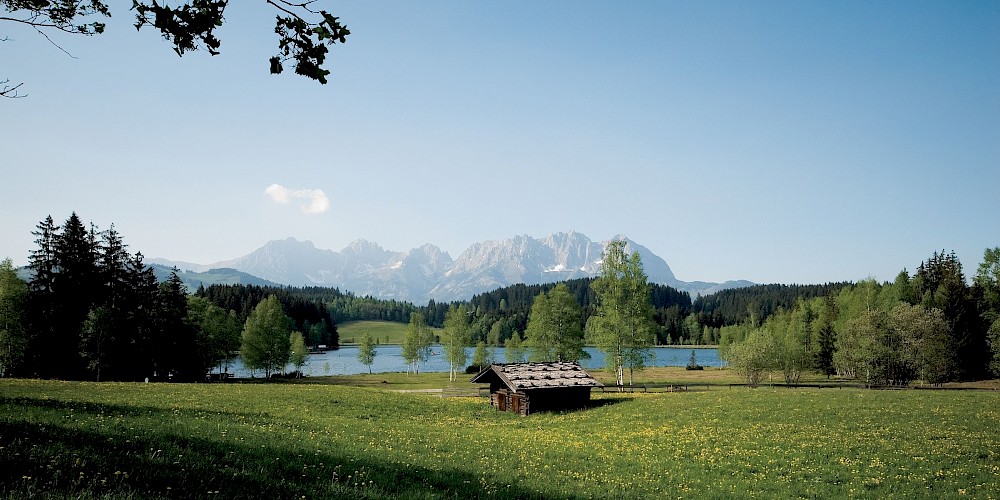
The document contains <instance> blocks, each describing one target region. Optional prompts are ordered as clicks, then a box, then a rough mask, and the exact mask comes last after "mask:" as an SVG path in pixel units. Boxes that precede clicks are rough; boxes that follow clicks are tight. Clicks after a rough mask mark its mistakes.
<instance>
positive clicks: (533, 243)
mask: <svg viewBox="0 0 1000 500" xmlns="http://www.w3.org/2000/svg"><path fill="white" fill-rule="evenodd" d="M614 239H624V240H625V241H626V250H627V251H628V252H629V253H631V252H633V251H636V252H639V255H640V257H641V258H642V263H643V267H644V269H645V271H646V275H647V276H648V278H649V281H650V282H653V283H659V284H663V285H667V286H671V287H674V288H676V289H678V290H683V291H687V292H689V293H690V294H691V295H692V297H694V296H696V295H698V294H700V295H708V294H711V293H714V292H716V291H719V290H722V289H725V288H739V287H745V286H750V285H753V284H754V283H751V282H749V281H745V280H739V281H727V282H725V283H707V282H702V281H693V282H685V281H680V280H678V279H677V278H676V277H675V276H674V273H673V271H671V269H670V266H669V265H667V262H666V261H665V260H663V259H662V258H660V257H658V256H657V255H655V254H653V253H652V252H651V251H650V250H649V249H647V248H646V247H644V246H642V245H639V244H638V243H636V242H634V241H632V240H630V239H628V238H626V237H625V236H622V235H619V236H617V237H615V238H614ZM607 243H608V242H607V241H602V242H595V241H592V240H590V238H588V237H587V236H585V235H583V234H580V233H577V232H573V231H570V232H568V233H555V234H550V235H548V236H546V237H544V238H541V239H536V238H532V237H530V236H527V235H521V236H515V237H513V238H509V239H505V240H494V241H484V242H480V243H475V244H473V245H471V246H470V247H469V248H468V249H466V250H465V251H464V252H462V254H461V255H459V256H458V258H457V259H452V258H451V256H449V255H448V253H447V252H444V251H442V250H441V249H440V248H438V247H436V246H434V245H431V244H426V245H423V246H421V247H418V248H414V249H411V250H408V251H405V252H397V251H390V250H385V249H383V248H382V247H381V246H379V245H378V244H376V243H372V242H369V241H365V240H357V241H355V242H353V243H351V244H350V245H348V246H347V248H344V249H343V250H341V251H339V252H336V251H333V250H324V249H320V248H316V246H315V245H313V243H312V242H310V241H299V240H296V239H294V238H288V239H285V240H274V241H270V242H268V243H266V244H265V245H264V246H263V247H261V248H259V249H257V250H254V251H253V252H251V253H250V254H248V255H244V256H243V257H238V258H236V259H233V260H229V261H224V262H217V263H214V264H208V265H202V264H193V263H189V262H178V261H170V260H166V259H161V258H157V259H150V262H152V263H154V264H159V265H164V266H176V267H177V268H178V269H180V270H182V271H185V276H183V278H184V279H185V281H187V282H189V283H190V282H195V286H197V283H196V280H198V278H199V275H201V273H210V274H209V275H205V276H204V277H205V278H209V279H206V280H204V283H205V284H206V285H208V284H211V283H214V282H215V278H214V277H215V276H218V275H219V270H225V272H224V273H222V275H224V276H226V277H227V279H229V280H230V281H229V282H233V281H232V280H234V279H235V280H236V281H237V282H244V283H252V282H253V278H258V279H260V280H263V281H267V282H273V283H278V284H282V285H291V286H325V287H337V288H339V289H340V290H341V291H344V292H352V293H354V294H355V295H358V296H367V295H370V296H373V297H377V298H380V299H395V300H400V301H408V302H412V303H414V304H425V303H427V301H429V300H431V299H433V300H435V301H438V302H451V301H455V300H468V299H470V298H472V296H473V295H475V294H477V293H482V292H488V291H491V290H495V289H497V288H501V287H505V286H509V285H513V284H516V283H524V284H528V285H533V284H541V283H554V282H558V281H563V280H569V279H575V278H587V277H596V276H599V275H600V268H601V255H602V253H603V251H604V247H605V246H606V245H607ZM238 273H245V274H247V275H250V276H243V277H242V281H241V280H240V278H239V276H240V275H239V274H238Z"/></svg>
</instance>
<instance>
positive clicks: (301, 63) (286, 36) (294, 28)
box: [270, 11, 351, 84]
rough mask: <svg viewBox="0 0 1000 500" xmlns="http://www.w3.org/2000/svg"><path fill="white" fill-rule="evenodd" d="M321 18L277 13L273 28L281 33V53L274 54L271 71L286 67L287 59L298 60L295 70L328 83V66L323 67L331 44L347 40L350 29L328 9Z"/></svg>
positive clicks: (274, 71)
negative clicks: (314, 20)
mask: <svg viewBox="0 0 1000 500" xmlns="http://www.w3.org/2000/svg"><path fill="white" fill-rule="evenodd" d="M319 14H320V16H322V18H323V19H322V20H321V21H319V22H318V23H315V24H312V23H309V22H307V21H306V20H305V19H303V18H301V17H299V16H296V15H291V16H284V17H282V16H277V22H276V24H275V27H274V32H275V33H276V34H277V35H278V55H276V56H274V57H271V60H270V62H271V73H272V74H278V73H281V72H282V71H284V65H283V63H284V62H285V61H289V60H294V61H295V73H296V74H298V75H302V76H305V77H307V78H312V79H313V80H317V81H319V82H320V83H322V84H326V82H327V80H326V77H327V75H329V74H330V71H329V70H326V69H323V63H324V62H325V61H326V54H327V52H329V49H327V46H328V45H333V44H335V43H337V42H338V41H339V42H340V43H345V42H346V41H347V40H346V37H347V35H350V34H351V32H350V30H348V29H347V26H344V25H343V24H341V23H340V18H338V17H335V16H332V15H330V14H329V13H327V12H325V11H320V12H319Z"/></svg>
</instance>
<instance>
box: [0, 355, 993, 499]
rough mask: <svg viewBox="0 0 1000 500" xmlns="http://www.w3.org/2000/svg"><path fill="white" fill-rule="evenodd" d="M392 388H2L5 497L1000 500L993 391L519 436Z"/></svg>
mask: <svg viewBox="0 0 1000 500" xmlns="http://www.w3.org/2000/svg"><path fill="white" fill-rule="evenodd" d="M423 376H424V375H420V376H414V375H410V376H409V377H407V379H409V380H411V381H413V383H417V382H416V379H418V378H420V377H423ZM428 376H429V377H430V376H437V374H429V375H428ZM377 377H378V376H372V377H367V378H366V377H359V378H356V379H353V380H355V382H358V381H365V380H367V379H371V380H367V382H372V384H371V386H368V387H352V386H344V385H329V384H320V383H316V382H317V381H312V383H299V384H294V383H281V384H195V385H185V384H128V383H101V384H96V383H80V382H55V381H27V380H0V464H2V467H0V477H2V480H0V488H2V490H0V496H4V497H9V498H22V497H28V496H33V495H37V496H57V497H63V496H73V497H84V498H87V497H108V498H155V497H185V498H187V497H201V498H213V497H224V498H236V497H256V498H302V497H306V498H317V497H319V498H338V497H339V498H665V497H690V498H733V497H740V498H753V497H762V498H773V497H783V498H787V497H821V498H843V497H862V498H882V497H917V498H961V497H970V498H997V497H1000V432H998V431H997V429H998V428H1000V392H995V391H918V390H897V391H874V390H862V389H853V388H843V389H829V388H827V389H817V388H805V389H769V388H759V389H756V390H753V389H746V388H728V387H721V386H719V387H712V388H710V389H709V390H701V391H691V392H679V393H677V392H675V393H654V394H610V393H609V394H601V393H596V394H595V398H594V399H595V401H594V405H593V406H592V407H591V408H589V409H586V410H581V411H574V412H565V413H549V414H536V415H531V416H528V417H519V416H515V415H512V414H509V413H500V412H496V411H494V410H493V409H492V408H491V407H490V406H489V405H488V403H487V401H486V400H485V399H483V398H438V397H433V396H428V395H425V394H405V393H397V392H394V391H390V390H384V387H382V386H393V387H397V386H399V385H402V384H396V385H394V384H391V383H389V382H388V380H386V384H382V383H381V381H377V380H378V379H377ZM382 380H385V379H384V378H383V379H382ZM358 383H359V385H367V383H361V382H358ZM433 383H434V382H429V384H433ZM439 387H440V385H439Z"/></svg>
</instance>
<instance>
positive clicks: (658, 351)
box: [216, 345, 726, 377]
mask: <svg viewBox="0 0 1000 500" xmlns="http://www.w3.org/2000/svg"><path fill="white" fill-rule="evenodd" d="M401 350H402V348H401V347H400V346H398V345H386V346H378V347H376V348H375V351H376V355H375V362H374V363H372V365H371V371H372V372H373V373H385V372H405V371H406V370H407V368H408V367H407V366H406V363H404V362H403V357H402V355H401ZM693 350H694V353H695V358H696V359H697V362H698V364H699V365H701V366H725V364H726V363H725V361H722V360H720V359H719V350H718V349H693ZM433 351H434V355H432V356H431V357H430V359H429V360H428V361H427V362H426V363H424V364H422V365H421V366H420V371H422V372H446V371H448V368H449V367H448V361H447V360H445V358H444V355H443V352H442V349H441V346H439V345H437V346H434V349H433ZM472 351H473V349H472V348H471V347H470V348H467V349H466V352H467V354H468V358H469V361H471V360H472ZM584 351H586V352H587V353H588V354H590V359H585V360H583V361H581V362H580V364H582V365H583V367H584V368H587V369H597V368H602V367H603V366H604V354H603V353H602V352H601V351H598V350H597V349H595V348H593V347H587V348H585V349H584ZM691 351H692V349H691V348H690V347H687V348H685V347H655V348H652V349H650V353H651V354H652V355H653V360H652V361H651V362H650V363H649V364H648V365H647V366H685V365H687V364H688V361H689V360H690V359H691ZM494 359H495V360H496V362H498V363H504V362H506V359H505V358H504V349H503V348H502V347H500V348H497V349H496V354H495V356H494ZM463 368H464V367H463ZM292 370H294V367H292V366H288V368H287V371H292ZM216 371H218V369H216ZM229 372H230V373H233V374H234V375H235V376H237V377H250V376H251V374H250V372H249V371H248V370H247V369H246V368H244V366H243V362H242V360H241V359H239V358H236V359H235V360H233V362H232V364H231V365H230V367H229ZM302 373H304V374H306V375H311V376H314V377H316V376H323V375H354V374H357V373H368V366H366V365H363V364H361V363H360V362H358V348H357V347H342V348H340V349H338V350H336V351H327V352H324V353H320V354H310V355H309V358H308V360H307V361H306V365H305V366H304V367H302ZM256 376H258V377H262V376H263V372H258V373H257V374H256Z"/></svg>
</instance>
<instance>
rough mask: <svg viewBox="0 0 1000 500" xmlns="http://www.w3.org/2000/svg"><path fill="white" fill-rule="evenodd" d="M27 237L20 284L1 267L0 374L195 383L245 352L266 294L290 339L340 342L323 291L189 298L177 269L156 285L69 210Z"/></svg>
mask: <svg viewBox="0 0 1000 500" xmlns="http://www.w3.org/2000/svg"><path fill="white" fill-rule="evenodd" d="M32 234H33V235H34V236H35V238H36V239H35V243H36V245H37V248H36V249H35V250H33V251H32V252H31V254H30V255H29V264H28V269H27V270H28V273H27V275H28V279H27V280H26V281H25V280H22V279H21V278H20V277H19V275H18V272H17V270H16V269H14V267H13V264H12V263H11V261H10V260H9V259H6V260H4V261H3V262H2V264H0V375H2V376H25V377H41V378H57V379H75V380H87V379H89V380H146V379H152V380H201V379H203V378H204V377H205V376H206V374H207V373H208V372H209V370H211V369H212V368H213V367H215V366H217V365H219V364H220V363H223V362H224V361H225V360H227V359H229V358H230V357H232V355H233V353H234V352H235V351H237V350H239V351H241V352H242V351H243V350H244V349H245V347H247V345H246V342H242V345H241V331H242V330H243V329H244V328H243V326H244V323H245V322H247V318H248V316H249V315H250V314H251V312H252V311H253V309H254V308H255V307H256V306H257V305H258V303H260V302H262V301H263V299H264V298H266V297H267V296H275V297H276V298H277V299H278V300H279V301H280V303H281V309H282V311H281V312H282V314H283V315H284V316H285V317H287V318H288V323H289V331H288V332H285V333H284V335H285V340H286V341H287V340H289V337H290V336H291V334H292V333H293V331H292V330H297V332H295V333H301V336H303V337H304V338H305V342H306V343H308V344H309V345H312V346H317V345H320V344H326V345H327V346H329V347H336V346H337V342H338V338H337V330H336V325H335V323H334V321H333V320H332V318H331V316H330V313H329V309H328V308H327V307H326V305H325V302H324V299H325V295H323V294H324V293H331V292H329V291H325V292H324V291H319V290H313V289H309V290H295V289H271V288H263V287H225V286H219V287H210V288H208V289H199V290H198V293H196V294H191V293H189V291H188V290H187V289H186V287H185V286H184V285H183V283H182V282H181V280H180V278H178V276H177V273H176V272H174V273H171V274H170V275H169V276H168V277H167V279H166V280H164V281H162V282H158V280H157V278H156V276H155V274H154V271H153V269H152V268H151V267H150V266H148V265H146V264H145V263H144V262H143V256H142V253H140V252H136V253H134V254H131V253H129V252H128V250H127V248H128V246H127V245H126V244H125V242H124V240H123V238H122V236H121V235H120V234H119V233H118V232H117V231H116V230H115V228H114V226H112V227H111V228H109V229H107V230H99V229H98V228H97V227H96V226H94V225H93V224H91V225H90V226H89V227H87V226H86V225H84V223H83V222H82V220H81V219H80V217H79V216H77V214H76V213H73V214H72V215H70V217H69V218H67V219H66V221H65V222H64V223H63V224H62V225H56V223H55V221H54V220H53V219H52V217H51V216H49V217H47V218H46V219H45V220H44V221H42V222H41V223H39V224H38V226H37V227H36V230H35V231H34V232H32ZM338 293H339V292H338ZM244 340H245V339H244ZM287 355H288V356H290V355H291V353H290V352H289V353H287Z"/></svg>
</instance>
